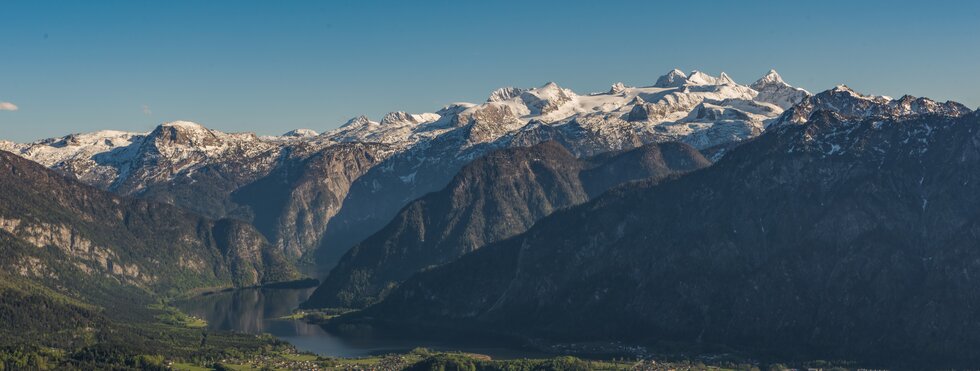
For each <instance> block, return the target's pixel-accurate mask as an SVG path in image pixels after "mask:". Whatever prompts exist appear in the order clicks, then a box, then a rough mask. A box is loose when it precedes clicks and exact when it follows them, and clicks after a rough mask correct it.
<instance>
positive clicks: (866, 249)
mask: <svg viewBox="0 0 980 371" xmlns="http://www.w3.org/2000/svg"><path fill="white" fill-rule="evenodd" d="M825 93H826V94H828V95H832V94H836V93H835V92H825ZM821 94H824V93H821ZM818 96H820V94H818ZM912 101H913V102H915V101H917V100H912ZM892 102H893V101H882V102H872V103H871V104H870V105H867V106H866V108H869V109H871V112H883V113H888V112H894V111H893V110H892V109H891V107H893V103H892ZM922 102H926V101H922ZM929 102H931V101H929ZM840 103H847V104H846V105H836V107H838V108H842V109H844V108H845V107H856V106H859V105H864V104H865V103H864V102H863V100H862V98H861V97H857V96H855V97H851V98H849V99H846V100H845V101H843V102H840ZM808 104H811V103H806V102H805V103H804V104H803V105H804V106H803V107H799V106H798V107H796V108H800V109H799V110H796V108H794V110H796V112H797V113H793V112H790V113H788V114H789V115H799V113H798V112H802V110H803V108H804V107H805V106H806V105H808ZM926 105H929V106H931V105H932V103H928V104H926ZM947 106H948V105H947ZM956 107H959V106H958V105H957V106H956ZM950 112H951V111H940V112H939V113H924V114H918V113H916V112H914V111H912V112H910V113H909V114H901V115H888V114H886V115H870V116H865V115H857V117H854V116H846V115H842V114H839V113H837V112H834V111H827V110H822V109H817V110H814V111H812V113H810V114H809V116H808V117H807V119H806V120H805V121H804V122H800V123H797V124H792V125H782V126H779V127H777V128H774V129H771V130H770V131H767V132H766V133H765V134H763V135H762V136H760V137H759V138H756V139H754V140H752V141H750V142H748V143H745V144H743V145H741V146H739V147H737V148H735V149H733V150H731V151H730V152H729V153H728V154H727V155H726V156H725V157H723V158H722V159H721V160H720V161H718V162H717V163H715V164H714V165H713V166H711V167H709V168H707V169H704V170H701V171H697V172H693V173H691V174H688V175H686V176H682V177H680V178H678V179H675V180H670V181H664V182H660V183H659V184H657V183H649V184H634V185H631V186H629V187H624V188H621V189H618V190H615V191H611V192H609V193H606V194H605V195H604V196H602V197H599V198H598V199H596V200H593V201H591V202H589V203H586V204H584V205H581V206H577V207H573V208H571V209H568V210H564V211H559V212H556V213H554V214H552V215H550V216H548V217H545V218H543V219H542V220H541V221H539V222H538V223H537V224H535V225H534V226H533V227H532V228H531V229H530V230H528V231H527V232H525V233H523V234H521V235H518V236H515V237H513V238H510V239H507V240H504V241H502V242H498V243H496V244H492V245H489V246H486V247H483V248H481V249H479V250H477V251H475V252H473V253H471V254H467V255H465V256H463V257H462V258H460V259H458V260H457V261H455V262H453V263H450V264H447V265H444V266H441V267H438V268H435V269H431V270H428V271H425V272H422V273H419V274H417V275H415V276H414V277H413V278H411V279H409V280H408V281H406V282H404V283H403V284H402V285H401V286H400V287H399V288H398V289H397V290H395V291H394V292H393V293H391V294H390V295H389V296H388V297H387V299H386V300H384V301H383V302H381V303H380V304H377V305H375V306H373V307H371V308H368V309H367V310H365V311H363V312H361V313H360V314H356V315H353V316H350V317H349V318H348V320H350V321H355V320H359V319H365V318H380V319H385V320H391V321H405V322H415V323H430V322H435V321H438V322H439V323H441V324H443V325H446V324H455V325H457V326H463V327H471V328H478V329H493V330H496V331H504V332H518V333H524V334H528V335H532V336H541V337H546V338H552V339H567V340H579V341H588V340H624V341H633V342H639V343H643V342H656V341H668V342H677V343H687V344H720V345H724V346H728V347H732V348H736V349H741V350H745V351H749V352H755V353H760V354H779V355H783V356H787V355H789V356H806V357H813V358H824V359H826V358H835V357H844V358H849V359H858V360H866V361H872V362H888V363H893V364H894V363H898V364H905V365H906V366H907V365H909V364H911V363H908V362H916V361H921V360H924V359H929V360H940V359H941V360H947V361H949V362H964V363H965V364H970V363H976V362H977V361H978V355H977V353H976V351H975V349H977V347H980V335H978V334H980V321H977V320H976V311H975V310H974V308H977V307H978V306H980V295H977V291H976V290H975V288H976V287H978V286H980V272H978V270H980V266H978V265H977V263H976V262H977V261H980V250H977V249H976V247H977V244H978V242H980V237H978V236H980V223H978V220H980V211H978V210H980V193H977V192H976V185H977V184H980V114H978V113H976V112H973V113H968V112H965V111H964V112H961V111H960V110H959V109H957V110H956V114H949V113H950ZM848 117H851V118H848ZM964 363H960V364H964Z"/></svg>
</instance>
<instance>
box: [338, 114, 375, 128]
mask: <svg viewBox="0 0 980 371" xmlns="http://www.w3.org/2000/svg"><path fill="white" fill-rule="evenodd" d="M372 123H374V122H373V121H371V120H370V119H368V118H367V116H364V115H360V116H357V117H354V118H352V119H350V120H347V122H345V123H344V124H343V125H340V127H341V128H345V127H351V126H364V125H370V124H372Z"/></svg>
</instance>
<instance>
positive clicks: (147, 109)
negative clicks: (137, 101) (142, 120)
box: [143, 104, 153, 116]
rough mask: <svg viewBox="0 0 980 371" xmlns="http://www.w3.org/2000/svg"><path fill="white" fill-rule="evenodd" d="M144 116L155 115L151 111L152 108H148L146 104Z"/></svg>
mask: <svg viewBox="0 0 980 371" xmlns="http://www.w3.org/2000/svg"><path fill="white" fill-rule="evenodd" d="M143 114H144V115H147V116H150V115H152V114H153V111H151V110H150V106H147V105H145V104H144V105H143Z"/></svg>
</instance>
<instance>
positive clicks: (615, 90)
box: [609, 82, 626, 94]
mask: <svg viewBox="0 0 980 371" xmlns="http://www.w3.org/2000/svg"><path fill="white" fill-rule="evenodd" d="M624 91H626V85H625V84H623V83H622V82H617V83H615V84H612V87H610V88H609V94H619V93H622V92H624Z"/></svg>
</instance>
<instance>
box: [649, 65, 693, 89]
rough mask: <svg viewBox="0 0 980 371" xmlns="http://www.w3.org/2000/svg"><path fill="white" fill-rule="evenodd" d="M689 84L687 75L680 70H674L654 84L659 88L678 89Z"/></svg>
mask: <svg viewBox="0 0 980 371" xmlns="http://www.w3.org/2000/svg"><path fill="white" fill-rule="evenodd" d="M686 82H687V75H685V74H684V72H683V71H681V70H679V69H676V68H675V69H673V70H671V71H670V72H667V74H665V75H663V76H660V78H658V79H657V82H656V83H655V84H653V86H654V87H657V88H676V87H679V86H681V85H684V83H686Z"/></svg>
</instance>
